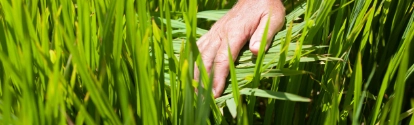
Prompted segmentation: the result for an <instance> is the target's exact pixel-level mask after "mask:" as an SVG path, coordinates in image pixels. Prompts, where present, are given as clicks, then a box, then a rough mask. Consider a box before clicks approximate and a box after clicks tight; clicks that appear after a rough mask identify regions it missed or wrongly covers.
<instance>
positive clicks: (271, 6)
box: [194, 0, 285, 98]
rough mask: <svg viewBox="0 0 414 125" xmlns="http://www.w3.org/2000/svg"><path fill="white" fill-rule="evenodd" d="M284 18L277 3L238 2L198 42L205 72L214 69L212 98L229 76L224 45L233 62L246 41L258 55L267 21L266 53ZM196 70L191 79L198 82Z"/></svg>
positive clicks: (270, 0)
mask: <svg viewBox="0 0 414 125" xmlns="http://www.w3.org/2000/svg"><path fill="white" fill-rule="evenodd" d="M284 17H285V9H284V7H283V4H282V2H281V1H280V0H239V1H238V3H237V4H236V5H235V6H234V7H233V8H232V9H231V10H230V11H229V12H228V13H227V14H226V15H224V16H223V17H222V18H221V19H220V20H218V21H217V22H216V23H215V24H214V25H213V27H212V28H211V29H210V31H209V32H207V33H206V34H205V35H203V36H202V37H201V38H200V39H199V40H198V41H197V46H198V48H199V50H200V53H201V58H202V59H203V63H204V65H205V67H206V70H207V72H208V73H210V71H211V68H214V80H213V93H214V97H215V98H217V97H220V95H221V93H222V92H223V90H224V86H225V80H226V77H227V76H228V72H229V60H228V51H227V42H228V44H229V45H230V48H231V54H232V57H233V59H234V60H236V58H237V55H238V54H239V52H240V50H241V49H242V47H243V46H244V45H245V44H246V42H247V41H248V40H250V44H249V48H250V51H251V52H252V53H253V54H254V55H257V54H258V52H259V48H260V41H261V39H262V36H263V33H264V30H265V27H266V23H267V21H268V19H269V18H270V20H269V21H270V22H269V30H268V34H267V44H266V49H268V48H269V45H270V43H271V41H272V40H273V36H274V35H275V34H276V33H277V32H278V31H279V30H280V29H281V28H282V27H283V24H284V21H285V18H284ZM213 65H214V66H215V67H212V66H213ZM195 69H196V70H195V72H194V77H195V79H198V78H199V71H198V68H197V67H196V68H195Z"/></svg>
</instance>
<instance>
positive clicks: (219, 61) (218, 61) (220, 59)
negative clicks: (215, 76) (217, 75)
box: [214, 53, 229, 65]
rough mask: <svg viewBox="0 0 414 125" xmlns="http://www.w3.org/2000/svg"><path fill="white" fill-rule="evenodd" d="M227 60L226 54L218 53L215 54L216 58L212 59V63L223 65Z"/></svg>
mask: <svg viewBox="0 0 414 125" xmlns="http://www.w3.org/2000/svg"><path fill="white" fill-rule="evenodd" d="M228 62H229V57H228V56H227V54H224V53H219V54H217V55H216V59H215V60H214V63H215V64H216V65H223V64H226V63H228Z"/></svg>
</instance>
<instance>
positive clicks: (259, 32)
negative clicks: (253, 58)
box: [249, 14, 285, 55]
mask: <svg viewBox="0 0 414 125" xmlns="http://www.w3.org/2000/svg"><path fill="white" fill-rule="evenodd" d="M269 16H270V17H269ZM269 18H270V19H269ZM267 21H269V27H268V32H267V36H266V41H267V42H266V48H265V50H267V49H269V46H270V43H271V42H272V40H273V36H274V35H275V34H276V33H277V32H278V31H279V30H280V29H282V27H283V24H284V21H285V19H284V15H282V14H273V15H270V14H266V15H264V16H263V17H262V18H261V19H260V22H259V25H258V26H257V28H256V30H255V32H254V33H253V35H252V37H251V39H250V43H249V48H250V51H251V52H252V53H253V54H254V55H257V54H258V53H259V49H260V43H261V41H262V37H263V35H264V33H265V32H264V31H265V29H266V24H267Z"/></svg>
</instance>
